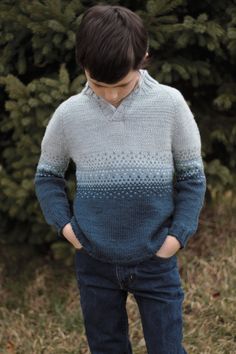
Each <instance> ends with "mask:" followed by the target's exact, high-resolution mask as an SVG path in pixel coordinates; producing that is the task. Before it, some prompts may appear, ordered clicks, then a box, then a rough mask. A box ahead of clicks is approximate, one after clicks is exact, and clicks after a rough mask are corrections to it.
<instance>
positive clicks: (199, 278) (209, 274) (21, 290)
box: [0, 208, 236, 354]
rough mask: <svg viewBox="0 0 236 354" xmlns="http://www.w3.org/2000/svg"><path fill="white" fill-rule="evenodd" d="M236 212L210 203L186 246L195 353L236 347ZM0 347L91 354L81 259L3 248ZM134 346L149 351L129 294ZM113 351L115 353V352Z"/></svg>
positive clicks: (187, 340) (184, 274)
mask: <svg viewBox="0 0 236 354" xmlns="http://www.w3.org/2000/svg"><path fill="white" fill-rule="evenodd" d="M235 231H236V230H235V220H234V216H233V213H232V212H231V211H229V210H224V208H222V209H220V208H218V209H217V210H214V211H213V210H206V209H205V210H204V211H203V212H202V213H201V218H200V223H199V228H198V232H197V233H196V234H195V235H194V237H192V238H191V239H190V240H189V243H188V246H187V248H186V249H185V250H184V251H182V252H179V254H178V259H179V271H180V275H181V279H182V285H183V288H184V291H185V300H184V303H183V319H184V341H183V344H184V346H185V348H186V350H187V351H188V354H235V353H236V321H235V318H236V292H235V289H236V239H235ZM0 284H1V287H0V299H1V302H0V353H4V354H5V353H6V354H8V353H12V354H43V353H45V354H66V353H70V354H88V353H90V351H89V349H88V345H87V339H86V336H85V331H84V326H83V320H82V314H81V308H80V302H79V292H78V289H77V284H76V279H75V270H74V264H73V262H72V264H71V265H69V266H68V265H64V264H63V263H62V262H61V261H60V260H55V259H53V257H52V256H51V255H50V253H49V254H46V255H45V254H44V255H42V254H40V253H39V252H36V251H35V250H34V248H33V247H32V246H31V247H30V246H25V245H16V246H14V247H13V246H11V245H2V247H1V250H0ZM127 312H128V316H129V331H130V339H131V342H132V346H133V353H134V354H146V353H147V351H146V347H145V341H144V339H143V332H142V326H141V321H140V316H139V312H138V307H137V304H136V302H135V300H134V298H133V295H132V294H129V295H128V299H127ZM111 354H112V353H111Z"/></svg>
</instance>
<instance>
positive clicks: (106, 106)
mask: <svg viewBox="0 0 236 354" xmlns="http://www.w3.org/2000/svg"><path fill="white" fill-rule="evenodd" d="M146 71H147V70H145V69H139V73H140V78H139V81H138V84H137V85H136V87H135V88H134V89H133V90H132V91H131V92H130V93H129V94H128V95H127V96H126V97H125V98H124V99H123V100H122V101H121V103H120V104H119V105H118V106H117V107H115V106H113V105H112V104H111V103H110V102H108V101H106V100H105V99H104V98H102V97H100V96H97V95H96V94H95V92H94V91H93V90H92V89H91V87H90V86H89V84H88V81H86V84H85V87H84V88H83V90H82V93H83V94H85V95H88V96H90V97H91V98H92V99H94V100H95V101H96V102H97V103H98V106H99V108H100V109H101V112H102V114H103V116H104V118H106V119H108V120H110V121H113V120H115V121H122V120H125V112H126V110H127V109H128V106H130V103H131V101H132V100H133V99H134V96H135V95H136V94H137V93H138V92H139V91H140V89H141V88H142V85H143V81H144V77H145V75H146Z"/></svg>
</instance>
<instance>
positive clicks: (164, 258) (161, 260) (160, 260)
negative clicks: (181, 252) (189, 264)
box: [151, 253, 176, 263]
mask: <svg viewBox="0 0 236 354" xmlns="http://www.w3.org/2000/svg"><path fill="white" fill-rule="evenodd" d="M174 257H176V254H175V253H174V254H173V255H172V256H170V257H161V256H158V255H157V254H154V255H153V256H152V257H151V259H153V260H154V261H158V262H164V263H165V262H169V261H170V260H172V258H174Z"/></svg>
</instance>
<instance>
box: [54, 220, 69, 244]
mask: <svg viewBox="0 0 236 354" xmlns="http://www.w3.org/2000/svg"><path fill="white" fill-rule="evenodd" d="M70 220H71V219H67V218H66V219H63V220H61V221H60V223H58V224H56V229H57V235H58V237H59V238H63V239H65V236H64V235H63V233H62V230H63V228H64V226H66V225H67V224H68V223H70Z"/></svg>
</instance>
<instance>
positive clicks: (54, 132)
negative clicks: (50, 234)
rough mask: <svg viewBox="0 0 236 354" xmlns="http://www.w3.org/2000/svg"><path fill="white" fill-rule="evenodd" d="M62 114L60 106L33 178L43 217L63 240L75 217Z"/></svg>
mask: <svg viewBox="0 0 236 354" xmlns="http://www.w3.org/2000/svg"><path fill="white" fill-rule="evenodd" d="M62 115H63V112H62V109H61V107H60V106H59V107H58V108H57V109H56V110H55V111H54V113H53V115H52V116H51V118H50V120H49V122H48V125H47V127H46V130H45V133H44V136H43V139H42V142H41V155H40V158H39V161H38V165H37V168H36V173H35V176H34V185H35V192H36V196H37V199H38V201H39V204H40V207H41V210H42V212H43V215H44V218H45V220H46V222H47V223H48V224H49V225H54V226H55V227H56V230H57V233H58V236H59V237H60V238H64V236H63V234H62V229H63V227H64V226H65V225H66V224H67V223H69V222H70V220H71V217H72V215H71V209H70V205H69V201H68V198H67V194H66V180H65V178H64V177H65V172H66V170H67V168H68V165H69V161H70V157H69V152H68V150H67V145H66V141H65V136H64V133H63V125H62V124H63V122H62Z"/></svg>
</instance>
